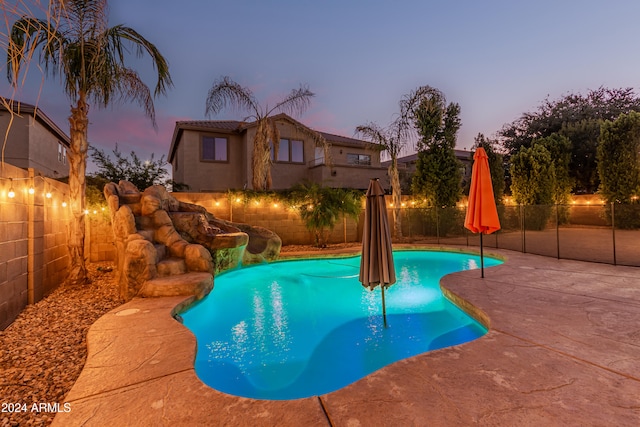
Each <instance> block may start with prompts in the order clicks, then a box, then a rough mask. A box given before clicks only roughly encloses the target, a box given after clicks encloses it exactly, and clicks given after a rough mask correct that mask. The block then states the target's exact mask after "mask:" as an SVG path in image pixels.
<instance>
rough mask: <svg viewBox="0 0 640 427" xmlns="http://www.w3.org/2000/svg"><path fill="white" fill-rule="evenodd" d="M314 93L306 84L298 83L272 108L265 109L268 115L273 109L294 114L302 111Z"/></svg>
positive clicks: (307, 106) (309, 103) (305, 108)
mask: <svg viewBox="0 0 640 427" xmlns="http://www.w3.org/2000/svg"><path fill="white" fill-rule="evenodd" d="M314 96H315V94H314V93H313V92H311V91H310V90H309V87H308V86H306V85H300V87H299V88H298V89H293V90H292V91H291V92H290V93H289V95H287V96H286V97H285V98H284V99H283V100H282V101H280V102H278V103H277V104H276V105H275V106H274V107H273V108H271V109H270V110H268V111H267V113H266V115H267V116H269V115H270V114H271V113H272V112H274V111H281V112H283V113H286V114H289V115H290V116H295V115H298V114H302V113H304V112H305V111H306V110H307V108H309V106H310V105H311V98H313V97H314Z"/></svg>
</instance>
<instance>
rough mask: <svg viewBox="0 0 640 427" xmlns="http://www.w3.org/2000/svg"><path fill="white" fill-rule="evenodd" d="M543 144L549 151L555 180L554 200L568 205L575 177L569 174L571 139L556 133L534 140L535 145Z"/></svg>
mask: <svg viewBox="0 0 640 427" xmlns="http://www.w3.org/2000/svg"><path fill="white" fill-rule="evenodd" d="M538 144H540V145H542V146H543V147H544V148H546V149H547V151H549V155H550V156H551V162H552V163H553V170H554V175H555V180H554V183H553V202H554V203H556V204H559V205H566V204H567V203H569V199H570V198H571V189H572V188H573V179H572V178H571V177H570V176H569V164H570V162H571V141H569V139H568V138H567V137H565V136H562V135H560V134H557V133H554V134H551V135H550V136H548V137H546V138H540V139H536V140H534V141H533V145H534V146H536V145H538Z"/></svg>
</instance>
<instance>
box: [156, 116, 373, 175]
mask: <svg viewBox="0 0 640 427" xmlns="http://www.w3.org/2000/svg"><path fill="white" fill-rule="evenodd" d="M271 119H272V120H276V121H278V120H285V121H288V122H290V123H292V124H293V125H294V126H299V127H303V128H306V129H309V130H310V131H312V132H317V133H319V134H320V135H321V136H322V137H323V138H324V139H326V140H327V142H329V143H330V144H332V145H338V146H344V147H373V148H374V149H379V150H382V149H383V147H382V146H380V144H376V143H372V142H369V141H364V140H360V139H355V138H350V137H347V136H341V135H336V134H332V133H328V132H322V131H319V130H315V129H312V128H310V127H309V126H307V125H305V124H303V123H301V122H299V121H298V120H296V119H294V118H293V117H291V116H289V115H288V114H285V113H280V114H276V115H275V116H272V117H271ZM217 123H220V124H222V123H225V125H226V126H220V127H215V125H216V124H217ZM231 124H237V127H233V126H231V128H230V125H231ZM255 126H257V124H256V121H253V122H248V123H247V122H242V121H236V120H192V121H178V122H176V126H175V128H174V130H173V136H172V137H171V145H170V147H169V157H168V159H167V161H168V162H169V163H171V162H172V161H173V158H174V156H175V152H176V150H177V149H178V141H179V139H180V136H181V135H182V132H183V131H184V130H193V131H201V132H218V133H227V134H233V133H238V134H241V133H243V132H245V131H246V130H247V129H249V128H252V127H255Z"/></svg>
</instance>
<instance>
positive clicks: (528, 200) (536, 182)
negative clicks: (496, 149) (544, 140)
mask: <svg viewBox="0 0 640 427" xmlns="http://www.w3.org/2000/svg"><path fill="white" fill-rule="evenodd" d="M511 179H512V182H511V193H512V195H513V199H514V200H515V202H516V203H518V204H521V205H550V204H552V203H553V188H554V181H555V169H554V166H553V162H552V161H551V154H550V153H549V150H547V149H546V148H545V147H544V146H543V145H542V144H536V145H534V146H533V147H530V148H526V147H522V148H521V149H520V151H519V152H518V153H517V154H516V155H514V156H511Z"/></svg>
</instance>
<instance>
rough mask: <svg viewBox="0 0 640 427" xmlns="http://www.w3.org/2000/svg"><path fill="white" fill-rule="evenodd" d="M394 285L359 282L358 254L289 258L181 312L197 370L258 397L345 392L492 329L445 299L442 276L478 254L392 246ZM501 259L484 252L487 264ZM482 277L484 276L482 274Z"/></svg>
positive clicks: (239, 275)
mask: <svg viewBox="0 0 640 427" xmlns="http://www.w3.org/2000/svg"><path fill="white" fill-rule="evenodd" d="M394 261H395V265H396V275H397V283H396V284H394V285H393V286H391V287H390V288H388V289H387V291H386V292H385V294H386V307H387V322H388V325H389V327H387V328H384V326H383V321H382V313H381V301H380V299H381V297H380V288H379V287H378V288H376V290H374V291H369V290H367V289H366V288H364V287H363V286H362V285H361V284H360V282H359V281H358V274H359V268H360V257H359V256H356V257H350V258H316V259H311V260H296V261H283V262H276V263H272V264H264V265H258V266H252V267H248V268H242V269H239V270H234V271H230V272H226V273H224V274H222V275H219V276H217V277H216V278H215V286H214V289H213V291H212V292H211V293H210V294H209V296H207V297H206V298H205V299H203V300H202V301H201V302H200V303H198V304H196V305H194V306H193V307H191V308H190V309H189V310H187V311H186V312H184V313H182V318H183V322H184V325H185V326H186V327H188V328H189V329H190V330H191V331H192V332H193V333H194V334H195V335H196V338H197V341H198V351H197V355H196V361H195V370H196V373H197V375H198V377H199V378H200V379H201V380H202V381H203V382H204V383H205V384H207V385H209V386H210V387H212V388H214V389H216V390H219V391H222V392H225V393H229V394H233V395H236V396H243V397H250V398H255V399H272V400H281V399H297V398H302V397H308V396H314V395H319V394H325V393H328V392H331V391H334V390H337V389H340V388H342V387H344V386H346V385H348V384H351V383H352V382H354V381H357V380H358V379H360V378H363V377H364V376H366V375H368V374H370V373H372V372H374V371H376V370H378V369H380V368H382V367H384V366H386V365H389V364H391V363H393V362H395V361H398V360H401V359H405V358H408V357H411V356H414V355H416V354H420V353H424V352H426V351H429V350H435V349H438V348H443V347H448V346H452V345H456V344H461V343H464V342H467V341H471V340H473V339H476V338H478V337H480V336H482V335H484V334H485V333H486V329H485V328H484V327H483V326H482V325H481V324H479V323H478V322H476V321H475V320H473V319H472V318H471V317H470V316H468V315H467V314H466V313H464V312H463V311H462V310H460V309H459V308H458V307H457V306H456V305H454V304H453V303H451V302H450V301H449V300H447V299H446V298H444V296H443V295H442V293H441V291H440V287H439V280H440V278H441V277H442V276H444V275H446V274H448V273H452V272H455V271H461V270H468V269H473V268H479V266H480V259H479V257H478V256H475V255H470V254H462V253H454V252H434V251H398V252H394ZM500 262H501V261H498V260H496V259H492V258H487V257H485V266H487V267H489V266H492V265H497V264H499V263H500ZM478 274H479V273H478Z"/></svg>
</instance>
